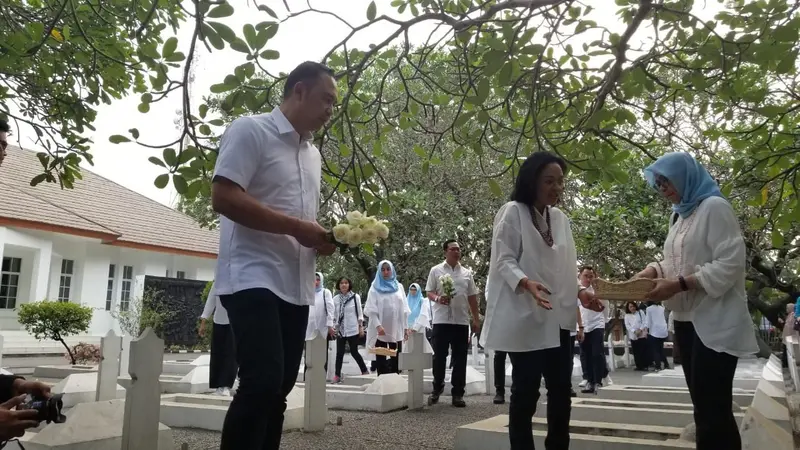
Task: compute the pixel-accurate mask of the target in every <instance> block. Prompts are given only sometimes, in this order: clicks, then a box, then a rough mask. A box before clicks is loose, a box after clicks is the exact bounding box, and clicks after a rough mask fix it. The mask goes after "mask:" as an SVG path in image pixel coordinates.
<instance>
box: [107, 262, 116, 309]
mask: <svg viewBox="0 0 800 450" xmlns="http://www.w3.org/2000/svg"><path fill="white" fill-rule="evenodd" d="M116 274H117V266H116V265H115V264H111V265H109V266H108V285H107V286H106V311H111V305H112V304H113V303H114V276H116Z"/></svg>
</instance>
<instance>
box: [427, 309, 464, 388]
mask: <svg viewBox="0 0 800 450" xmlns="http://www.w3.org/2000/svg"><path fill="white" fill-rule="evenodd" d="M468 341H469V325H453V324H450V323H437V324H434V325H433V392H434V393H436V394H441V393H442V391H444V375H445V370H446V368H447V353H448V351H449V350H452V354H451V356H450V359H451V361H452V364H453V372H452V374H451V376H450V384H451V385H452V386H453V389H451V391H450V394H451V395H452V396H453V397H463V396H464V387H465V386H466V385H467V349H468V347H469V345H468Z"/></svg>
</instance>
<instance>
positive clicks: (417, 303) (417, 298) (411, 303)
mask: <svg viewBox="0 0 800 450" xmlns="http://www.w3.org/2000/svg"><path fill="white" fill-rule="evenodd" d="M414 288H416V289H417V293H416V294H414V295H411V289H414ZM408 292H409V294H408V296H407V297H406V300H407V301H408V308H409V309H410V310H411V314H409V315H408V327H409V328H411V327H412V326H414V322H416V321H417V317H419V312H420V311H422V289H420V288H419V285H418V284H417V283H413V284H412V285H411V286H409V288H408Z"/></svg>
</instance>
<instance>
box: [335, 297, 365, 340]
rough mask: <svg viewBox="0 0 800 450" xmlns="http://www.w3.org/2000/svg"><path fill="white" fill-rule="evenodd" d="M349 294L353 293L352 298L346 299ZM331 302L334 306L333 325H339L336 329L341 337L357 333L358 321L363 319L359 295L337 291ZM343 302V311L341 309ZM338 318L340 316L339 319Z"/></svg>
mask: <svg viewBox="0 0 800 450" xmlns="http://www.w3.org/2000/svg"><path fill="white" fill-rule="evenodd" d="M350 294H352V295H353V298H352V299H351V300H349V301H347V300H348V299H349V298H350ZM333 304H334V307H335V308H336V311H335V313H334V315H333V320H334V322H335V323H336V325H335V326H337V327H339V330H338V331H339V333H340V334H341V337H350V336H355V335H357V334H358V322H359V321H363V320H364V311H363V310H362V308H361V297H360V296H359V295H358V294H355V293H348V294H346V295H342V294H341V293H339V294H336V297H333ZM343 304H344V311H342V305H343ZM339 318H341V321H340V320H339Z"/></svg>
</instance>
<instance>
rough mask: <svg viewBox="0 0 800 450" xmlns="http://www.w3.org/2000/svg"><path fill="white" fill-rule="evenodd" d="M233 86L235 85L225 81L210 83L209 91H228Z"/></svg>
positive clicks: (213, 92)
mask: <svg viewBox="0 0 800 450" xmlns="http://www.w3.org/2000/svg"><path fill="white" fill-rule="evenodd" d="M235 88H236V86H231V85H229V84H225V83H218V84H212V85H211V88H210V89H209V90H210V91H211V93H212V94H222V93H223V92H228V91H230V90H233V89H235Z"/></svg>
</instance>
